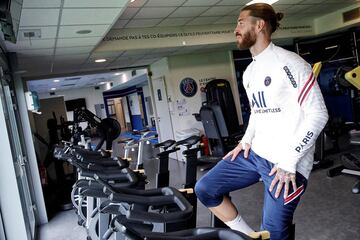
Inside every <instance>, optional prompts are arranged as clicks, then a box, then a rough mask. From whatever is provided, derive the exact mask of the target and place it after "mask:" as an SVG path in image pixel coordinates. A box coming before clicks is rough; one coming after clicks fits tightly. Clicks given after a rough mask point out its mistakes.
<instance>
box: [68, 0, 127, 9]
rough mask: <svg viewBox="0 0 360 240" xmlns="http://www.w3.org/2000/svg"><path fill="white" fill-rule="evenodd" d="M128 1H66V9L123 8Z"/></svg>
mask: <svg viewBox="0 0 360 240" xmlns="http://www.w3.org/2000/svg"><path fill="white" fill-rule="evenodd" d="M127 2H128V0H102V1H99V0H65V3H64V7H65V8H103V7H114V8H121V7H123V6H125V5H126V3H127Z"/></svg>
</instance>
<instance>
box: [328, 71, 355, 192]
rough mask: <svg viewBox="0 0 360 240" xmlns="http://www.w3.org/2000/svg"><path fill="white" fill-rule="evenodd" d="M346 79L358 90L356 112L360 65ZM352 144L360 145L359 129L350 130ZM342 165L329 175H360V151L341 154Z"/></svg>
mask: <svg viewBox="0 0 360 240" xmlns="http://www.w3.org/2000/svg"><path fill="white" fill-rule="evenodd" d="M344 79H345V80H346V81H348V83H350V84H351V86H352V87H353V88H355V90H356V92H355V93H354V101H353V102H354V104H353V109H354V112H355V113H358V112H359V111H360V96H359V94H358V93H359V90H360V66H358V67H356V68H354V69H352V70H350V71H348V72H346V73H345V75H344ZM359 120H360V119H359V118H358V117H356V118H355V123H354V125H355V128H356V129H357V130H359V129H360V126H359V122H358V121H359ZM350 144H351V145H358V146H359V145H360V132H359V131H357V132H356V131H350ZM341 162H342V165H340V166H337V167H334V168H332V169H330V170H329V171H328V172H327V175H328V176H329V177H334V176H337V175H340V174H341V173H345V174H351V175H356V176H360V153H356V152H349V153H345V154H343V155H341ZM352 192H353V193H354V194H358V193H360V181H358V182H356V183H355V185H354V186H353V187H352Z"/></svg>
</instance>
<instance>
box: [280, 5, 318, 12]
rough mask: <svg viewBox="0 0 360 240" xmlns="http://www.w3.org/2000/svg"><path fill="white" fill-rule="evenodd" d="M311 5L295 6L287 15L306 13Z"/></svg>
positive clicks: (287, 10) (289, 9)
mask: <svg viewBox="0 0 360 240" xmlns="http://www.w3.org/2000/svg"><path fill="white" fill-rule="evenodd" d="M311 7H312V6H311V5H308V4H307V5H293V6H291V7H290V8H288V9H286V13H288V14H292V13H299V12H301V11H304V10H305V9H308V8H311Z"/></svg>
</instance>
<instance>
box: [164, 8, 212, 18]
mask: <svg viewBox="0 0 360 240" xmlns="http://www.w3.org/2000/svg"><path fill="white" fill-rule="evenodd" d="M208 8H209V7H179V8H178V9H176V11H175V12H173V13H172V14H171V15H170V16H169V17H170V18H180V17H197V16H199V15H200V14H201V13H203V12H205V11H206V10H207V9H208Z"/></svg>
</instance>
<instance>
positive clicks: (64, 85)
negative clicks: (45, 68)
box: [61, 83, 76, 87]
mask: <svg viewBox="0 0 360 240" xmlns="http://www.w3.org/2000/svg"><path fill="white" fill-rule="evenodd" d="M75 85H76V84H74V83H69V84H62V85H61V86H62V87H70V86H75Z"/></svg>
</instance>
